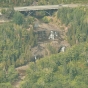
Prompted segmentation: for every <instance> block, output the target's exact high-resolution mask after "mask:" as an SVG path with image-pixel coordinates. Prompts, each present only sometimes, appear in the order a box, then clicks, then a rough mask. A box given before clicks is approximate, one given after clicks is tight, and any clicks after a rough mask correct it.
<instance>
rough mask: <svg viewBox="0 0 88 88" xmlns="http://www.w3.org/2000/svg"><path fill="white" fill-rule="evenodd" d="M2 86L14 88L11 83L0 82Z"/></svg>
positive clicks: (3, 87)
mask: <svg viewBox="0 0 88 88" xmlns="http://www.w3.org/2000/svg"><path fill="white" fill-rule="evenodd" d="M0 88H13V87H12V86H11V84H10V83H0Z"/></svg>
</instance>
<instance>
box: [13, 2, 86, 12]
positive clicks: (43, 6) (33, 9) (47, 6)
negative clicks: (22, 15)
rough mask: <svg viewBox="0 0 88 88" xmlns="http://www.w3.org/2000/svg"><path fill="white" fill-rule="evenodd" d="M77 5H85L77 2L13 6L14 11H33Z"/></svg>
mask: <svg viewBox="0 0 88 88" xmlns="http://www.w3.org/2000/svg"><path fill="white" fill-rule="evenodd" d="M78 6H85V5H79V4H64V5H62V4H59V5H42V6H25V7H14V10H15V11H35V10H57V9H59V8H62V7H70V8H75V7H78Z"/></svg>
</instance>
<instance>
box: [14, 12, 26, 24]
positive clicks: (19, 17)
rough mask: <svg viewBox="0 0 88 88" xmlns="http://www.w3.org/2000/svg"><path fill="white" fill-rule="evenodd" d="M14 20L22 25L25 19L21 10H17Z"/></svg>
mask: <svg viewBox="0 0 88 88" xmlns="http://www.w3.org/2000/svg"><path fill="white" fill-rule="evenodd" d="M13 21H14V22H15V23H16V24H18V25H22V24H23V23H24V21H25V20H24V16H23V15H22V14H21V13H20V12H15V14H14V16H13Z"/></svg>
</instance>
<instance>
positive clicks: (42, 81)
mask: <svg viewBox="0 0 88 88" xmlns="http://www.w3.org/2000/svg"><path fill="white" fill-rule="evenodd" d="M87 53H88V43H81V44H76V45H74V46H73V47H72V48H70V49H68V50H67V51H66V52H65V53H63V52H61V53H59V54H55V55H51V56H48V57H45V58H42V59H40V60H37V61H36V63H30V65H29V69H28V70H27V75H26V78H25V79H24V80H23V81H22V83H21V88H49V87H50V88H87V87H88V55H87Z"/></svg>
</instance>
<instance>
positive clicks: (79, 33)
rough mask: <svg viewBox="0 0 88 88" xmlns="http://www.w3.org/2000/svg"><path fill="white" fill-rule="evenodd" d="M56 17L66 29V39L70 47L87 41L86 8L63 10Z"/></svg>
mask: <svg viewBox="0 0 88 88" xmlns="http://www.w3.org/2000/svg"><path fill="white" fill-rule="evenodd" d="M57 17H58V18H59V19H60V20H61V22H62V23H63V24H65V25H66V26H67V27H68V33H67V39H68V42H69V43H70V45H74V44H77V43H81V42H85V41H88V8H85V7H79V8H75V9H72V8H63V9H59V10H58V14H57Z"/></svg>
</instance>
